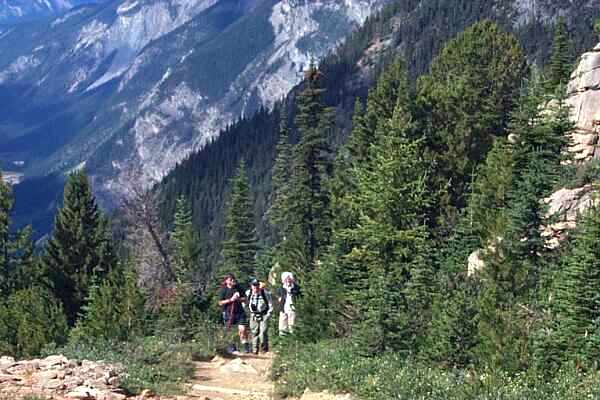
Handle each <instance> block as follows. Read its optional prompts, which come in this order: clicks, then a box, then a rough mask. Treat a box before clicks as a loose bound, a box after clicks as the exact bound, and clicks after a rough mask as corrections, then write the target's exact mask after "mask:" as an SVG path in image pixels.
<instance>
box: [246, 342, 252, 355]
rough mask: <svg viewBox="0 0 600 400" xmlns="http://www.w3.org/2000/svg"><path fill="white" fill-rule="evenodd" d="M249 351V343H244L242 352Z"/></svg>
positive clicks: (247, 352)
mask: <svg viewBox="0 0 600 400" xmlns="http://www.w3.org/2000/svg"><path fill="white" fill-rule="evenodd" d="M250 352H251V351H250V343H244V353H246V354H249V353H250Z"/></svg>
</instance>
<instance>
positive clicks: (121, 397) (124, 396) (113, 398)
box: [108, 392, 127, 400]
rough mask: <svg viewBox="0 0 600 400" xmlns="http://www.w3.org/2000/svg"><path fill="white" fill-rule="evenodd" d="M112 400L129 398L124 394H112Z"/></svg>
mask: <svg viewBox="0 0 600 400" xmlns="http://www.w3.org/2000/svg"><path fill="white" fill-rule="evenodd" d="M108 398H109V399H110V400H125V399H126V398H127V396H126V395H124V394H123V393H116V392H110V393H109V394H108Z"/></svg>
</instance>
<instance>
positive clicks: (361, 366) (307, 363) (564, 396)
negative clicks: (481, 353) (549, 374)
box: [272, 341, 600, 400]
mask: <svg viewBox="0 0 600 400" xmlns="http://www.w3.org/2000/svg"><path fill="white" fill-rule="evenodd" d="M356 354H357V352H356V349H354V348H353V347H352V346H351V345H350V344H349V343H347V342H344V341H325V342H320V343H317V344H312V345H305V344H304V345H301V346H300V345H298V344H295V343H289V344H288V346H287V347H285V348H280V349H279V351H278V352H277V357H276V359H275V361H274V365H273V369H272V373H273V378H274V379H275V381H276V390H277V392H278V393H279V394H280V395H283V396H298V395H300V394H301V393H302V392H303V391H304V390H305V389H306V388H310V389H311V390H313V391H321V390H325V389H327V390H330V391H334V392H349V393H353V394H355V395H356V396H357V397H358V398H359V399H365V400H375V399H377V400H380V399H381V400H386V399H392V398H394V399H428V400H437V399H439V400H463V399H464V400H466V399H469V400H471V399H477V400H497V399H503V400H521V399H528V400H559V399H560V400H578V399H583V398H599V396H600V385H598V382H599V379H600V373H598V372H595V373H590V374H581V373H578V372H576V369H575V368H570V369H568V370H563V371H561V372H560V373H558V374H557V375H556V377H555V378H553V379H551V380H546V379H545V378H544V377H542V376H540V375H536V374H534V373H530V372H524V373H521V374H516V375H509V374H506V373H501V372H498V373H490V372H485V373H483V372H482V373H478V372H476V371H473V370H458V369H455V370H444V369H442V368H439V367H435V366H431V365H429V366H428V365H424V364H421V363H418V362H411V361H407V360H404V359H402V358H401V357H400V356H398V355H397V354H392V353H388V354H384V355H381V356H378V357H372V358H361V357H359V356H357V355H356Z"/></svg>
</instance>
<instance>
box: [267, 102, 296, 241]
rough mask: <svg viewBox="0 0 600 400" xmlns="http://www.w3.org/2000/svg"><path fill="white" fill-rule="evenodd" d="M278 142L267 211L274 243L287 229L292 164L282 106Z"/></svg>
mask: <svg viewBox="0 0 600 400" xmlns="http://www.w3.org/2000/svg"><path fill="white" fill-rule="evenodd" d="M279 118H280V124H279V141H278V142H277V147H276V148H275V154H276V158H275V162H274V163H273V170H272V178H271V208H270V209H269V211H268V216H269V222H270V223H271V225H272V227H273V236H274V238H273V239H274V241H275V243H278V242H279V241H281V240H282V233H283V232H286V231H287V230H288V229H289V228H288V216H287V212H286V210H287V209H288V205H287V202H288V197H289V190H290V177H291V173H290V165H291V163H292V146H291V145H290V143H289V140H290V131H289V127H288V124H287V119H288V115H287V109H286V108H285V106H283V108H282V111H281V114H280V117H279Z"/></svg>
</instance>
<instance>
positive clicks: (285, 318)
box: [277, 272, 300, 336]
mask: <svg viewBox="0 0 600 400" xmlns="http://www.w3.org/2000/svg"><path fill="white" fill-rule="evenodd" d="M281 284H282V286H281V287H280V288H279V291H278V292H277V302H278V303H279V335H280V336H283V335H286V334H288V333H292V332H293V330H294V324H295V323H296V309H295V306H294V303H295V302H296V299H297V298H298V296H299V295H300V286H298V284H297V283H296V281H295V279H294V275H292V273H291V272H284V273H282V274H281Z"/></svg>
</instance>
